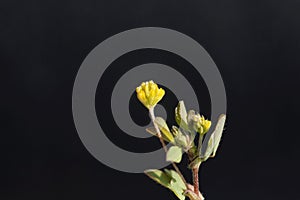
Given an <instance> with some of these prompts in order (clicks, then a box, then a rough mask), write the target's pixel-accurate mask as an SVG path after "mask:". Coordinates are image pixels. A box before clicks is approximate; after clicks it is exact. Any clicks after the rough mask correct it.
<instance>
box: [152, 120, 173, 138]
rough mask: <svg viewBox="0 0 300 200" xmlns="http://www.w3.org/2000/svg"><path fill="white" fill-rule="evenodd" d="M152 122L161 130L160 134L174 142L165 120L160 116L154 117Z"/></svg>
mask: <svg viewBox="0 0 300 200" xmlns="http://www.w3.org/2000/svg"><path fill="white" fill-rule="evenodd" d="M154 123H155V124H156V125H157V126H158V128H159V130H160V131H161V133H162V135H163V136H164V137H165V138H166V139H167V140H168V141H169V142H172V143H173V142H174V137H173V135H172V133H171V132H170V130H169V127H168V125H167V123H166V121H165V120H164V119H163V118H161V117H156V118H155V120H154Z"/></svg>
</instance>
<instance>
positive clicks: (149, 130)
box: [146, 127, 170, 142]
mask: <svg viewBox="0 0 300 200" xmlns="http://www.w3.org/2000/svg"><path fill="white" fill-rule="evenodd" d="M146 131H147V132H148V133H150V134H151V135H154V136H156V137H158V136H157V132H156V129H155V127H149V128H146ZM161 137H162V138H163V140H164V141H166V142H170V140H169V139H168V138H167V137H166V136H165V135H164V134H162V136H161Z"/></svg>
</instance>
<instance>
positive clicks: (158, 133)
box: [149, 107, 188, 187]
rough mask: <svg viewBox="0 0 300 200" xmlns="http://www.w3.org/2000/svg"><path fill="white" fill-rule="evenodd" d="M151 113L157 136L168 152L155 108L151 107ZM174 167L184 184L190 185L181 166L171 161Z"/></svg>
mask: <svg viewBox="0 0 300 200" xmlns="http://www.w3.org/2000/svg"><path fill="white" fill-rule="evenodd" d="M149 114H150V117H151V120H152V123H153V125H154V128H155V130H156V132H157V136H158V138H159V140H160V143H161V145H162V146H163V148H164V150H165V152H166V153H167V151H168V149H167V145H166V143H165V141H164V140H163V138H162V136H161V132H160V130H159V127H158V126H157V124H156V123H154V120H155V114H154V108H153V107H152V108H150V109H149ZM171 164H172V166H173V168H174V169H175V171H176V172H177V173H178V174H179V176H180V177H181V179H182V181H183V182H184V184H185V185H186V187H188V183H187V182H186V180H185V178H184V176H183V175H182V173H181V172H180V170H179V168H178V167H177V165H176V164H175V163H174V162H171Z"/></svg>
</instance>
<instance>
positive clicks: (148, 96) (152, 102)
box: [136, 81, 165, 109]
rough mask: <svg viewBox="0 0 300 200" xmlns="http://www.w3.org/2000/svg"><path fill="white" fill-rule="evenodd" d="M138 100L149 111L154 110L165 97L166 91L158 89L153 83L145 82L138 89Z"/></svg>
mask: <svg viewBox="0 0 300 200" xmlns="http://www.w3.org/2000/svg"><path fill="white" fill-rule="evenodd" d="M136 93H137V98H138V99H139V100H140V102H142V104H144V106H146V107H147V108H148V109H150V108H153V107H154V106H156V104H157V103H158V102H159V101H160V100H161V99H162V98H163V96H164V95H165V90H164V89H162V88H158V86H157V84H156V83H154V82H153V81H147V82H143V83H142V84H141V85H140V86H139V87H137V88H136Z"/></svg>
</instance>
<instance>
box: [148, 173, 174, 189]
mask: <svg viewBox="0 0 300 200" xmlns="http://www.w3.org/2000/svg"><path fill="white" fill-rule="evenodd" d="M145 174H146V175H147V176H149V177H150V178H151V179H153V180H154V181H156V182H157V183H159V184H161V185H162V186H164V187H166V188H170V186H171V185H170V183H171V180H172V177H170V176H168V175H167V174H166V173H164V172H163V171H161V170H158V169H149V170H146V171H145Z"/></svg>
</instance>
